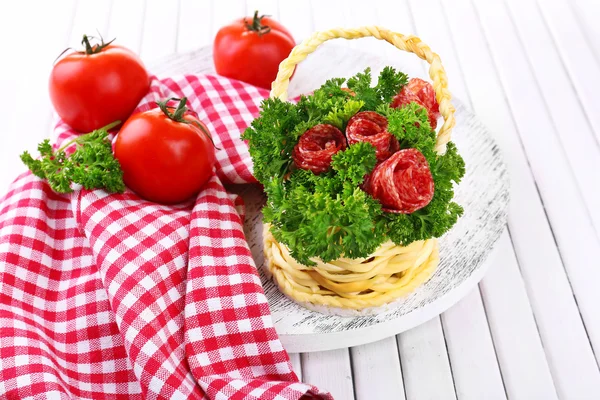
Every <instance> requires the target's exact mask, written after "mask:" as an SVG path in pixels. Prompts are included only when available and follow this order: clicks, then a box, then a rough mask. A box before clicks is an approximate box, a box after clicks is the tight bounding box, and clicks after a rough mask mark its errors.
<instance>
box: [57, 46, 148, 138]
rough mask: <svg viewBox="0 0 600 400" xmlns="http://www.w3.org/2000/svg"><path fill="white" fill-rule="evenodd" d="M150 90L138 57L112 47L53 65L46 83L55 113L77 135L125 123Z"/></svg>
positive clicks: (66, 57) (69, 55)
mask: <svg viewBox="0 0 600 400" xmlns="http://www.w3.org/2000/svg"><path fill="white" fill-rule="evenodd" d="M149 87H150V77H149V75H148V72H147V71H146V69H145V68H144V64H143V63H142V61H141V60H140V59H139V57H138V56H137V55H135V54H134V53H133V52H132V51H130V50H128V49H126V48H124V47H121V46H118V45H113V44H110V45H108V46H106V47H105V48H103V49H102V50H100V52H98V53H95V54H85V53H78V52H73V53H70V54H68V55H67V56H65V57H63V58H61V59H60V60H58V61H57V62H56V64H55V65H54V68H53V69H52V72H51V73H50V80H49V91H50V99H51V101H52V104H53V105H54V108H55V110H56V112H57V113H58V115H59V116H60V117H61V118H62V119H63V121H65V122H66V123H67V124H69V125H70V126H71V128H73V129H75V130H76V131H78V132H91V131H93V130H94V129H98V128H101V127H103V126H105V125H108V124H109V123H111V122H113V121H117V120H120V121H125V120H126V119H127V118H128V117H129V115H130V114H131V113H132V112H133V110H134V109H135V108H136V107H137V105H138V103H139V102H140V100H141V99H142V98H143V97H144V96H145V95H146V93H147V92H148V88H149Z"/></svg>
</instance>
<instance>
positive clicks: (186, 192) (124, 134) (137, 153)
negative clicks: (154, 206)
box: [114, 109, 215, 204]
mask: <svg viewBox="0 0 600 400" xmlns="http://www.w3.org/2000/svg"><path fill="white" fill-rule="evenodd" d="M184 118H185V119H186V120H187V121H194V122H197V123H200V124H201V125H203V126H204V124H202V122H200V121H199V120H198V119H196V118H195V117H193V116H191V115H186V116H185V117H184ZM204 128H205V129H206V127H205V126H204ZM206 131H207V132H208V130H206ZM114 153H115V157H116V158H117V160H119V163H120V164H121V169H122V170H123V180H124V182H125V184H126V185H127V186H128V187H129V188H130V189H131V190H133V191H134V192H136V193H137V194H138V195H140V196H141V197H143V198H145V199H147V200H150V201H154V202H157V203H162V204H175V203H180V202H182V201H185V200H188V199H190V198H192V197H193V196H195V195H196V194H198V193H199V191H200V189H201V188H202V186H203V185H204V184H205V183H206V181H208V179H209V178H210V177H211V176H212V174H213V170H214V165H215V151H214V146H213V144H212V142H211V141H210V139H209V138H208V137H207V135H206V134H205V133H204V132H202V130H200V128H198V127H197V126H195V125H193V124H186V123H182V122H176V121H173V120H171V119H170V118H169V117H168V116H166V115H165V114H164V113H163V112H162V111H161V110H160V109H153V110H149V111H146V112H143V113H139V114H135V115H133V116H132V117H131V118H129V120H128V121H127V122H126V123H125V124H124V125H123V127H122V128H121V130H120V132H119V134H118V135H117V138H116V140H115V145H114Z"/></svg>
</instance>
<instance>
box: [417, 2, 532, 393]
mask: <svg viewBox="0 0 600 400" xmlns="http://www.w3.org/2000/svg"><path fill="white" fill-rule="evenodd" d="M410 10H411V14H412V16H413V18H414V22H415V30H416V33H417V34H418V35H419V36H420V37H421V38H423V40H425V41H426V42H427V43H428V44H429V45H430V46H432V48H434V49H435V50H434V51H436V52H438V54H440V56H441V57H442V60H443V62H444V65H445V66H446V67H447V71H448V74H449V76H450V82H451V87H452V88H453V90H455V89H457V90H458V91H459V92H460V93H461V94H462V95H463V98H466V99H467V101H468V95H467V93H466V87H465V86H464V81H463V80H462V79H461V78H462V71H461V69H460V66H459V64H458V61H457V59H456V55H455V54H454V51H453V45H452V42H451V40H450V38H449V35H448V27H447V23H446V21H445V18H444V15H443V13H442V12H441V10H440V8H439V7H437V8H436V7H435V5H432V4H431V2H420V1H412V2H411V3H410ZM455 77H456V78H458V79H455ZM496 254H497V252H494V253H493V254H492V256H491V257H493V256H495V255H496ZM526 305H527V303H526ZM442 324H443V328H444V335H445V338H446V343H447V346H448V353H449V357H450V361H451V365H452V373H453V376H454V382H455V386H456V393H457V395H458V397H459V398H460V399H482V398H486V399H487V398H490V399H492V398H500V399H501V398H506V393H505V389H504V385H503V382H502V376H501V374H500V369H499V366H498V361H497V358H496V353H495V349H494V345H493V343H492V339H491V336H490V331H489V327H488V323H487V318H486V314H485V310H484V308H483V304H482V301H481V296H480V294H479V291H478V290H477V289H475V290H474V291H473V292H472V293H471V294H470V295H468V296H466V297H465V298H464V299H462V300H461V301H460V302H459V303H458V304H457V305H455V306H454V307H452V308H451V309H450V310H448V311H447V312H445V313H444V314H443V315H442Z"/></svg>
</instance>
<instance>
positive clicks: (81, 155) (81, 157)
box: [21, 121, 125, 193]
mask: <svg viewBox="0 0 600 400" xmlns="http://www.w3.org/2000/svg"><path fill="white" fill-rule="evenodd" d="M119 123H120V122H119V121H117V122H114V123H112V124H110V125H107V126H105V127H104V128H100V129H97V130H95V131H93V132H90V133H87V134H85V135H81V136H78V137H76V138H75V139H73V140H72V141H70V142H68V143H66V144H65V145H64V146H63V147H61V148H59V149H58V150H54V149H53V148H52V145H51V144H50V140H49V139H45V140H44V141H43V142H41V143H40V144H39V145H38V151H39V153H40V156H41V157H40V158H38V159H34V158H33V157H32V156H31V154H29V152H28V151H25V152H23V154H21V161H23V163H24V164H25V165H26V166H27V168H29V169H30V170H31V172H32V173H33V174H34V175H35V176H37V177H39V178H41V179H46V180H47V181H48V184H49V185H50V187H51V188H52V190H54V191H55V192H57V193H70V192H72V191H73V189H72V188H71V183H77V184H80V185H81V186H83V187H84V188H86V189H97V188H102V189H105V190H106V191H108V192H118V193H122V192H123V191H124V190H125V184H124V183H123V171H121V166H120V164H119V162H118V161H117V160H116V159H115V158H114V156H113V153H112V147H111V142H110V139H109V137H108V131H109V130H110V129H111V128H113V127H114V126H116V125H118V124H119ZM72 145H75V146H76V148H75V151H74V152H73V153H71V154H70V155H69V154H67V152H66V150H67V149H68V148H69V147H71V146H72Z"/></svg>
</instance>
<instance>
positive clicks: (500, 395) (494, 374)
mask: <svg viewBox="0 0 600 400" xmlns="http://www.w3.org/2000/svg"><path fill="white" fill-rule="evenodd" d="M494 255H495V254H494ZM442 324H443V327H444V336H445V338H446V346H447V347H448V356H449V357H450V362H451V365H452V375H453V377H454V385H455V387H456V394H457V396H458V398H459V399H464V400H478V399H506V392H505V390H504V384H503V382H502V376H501V375H500V370H499V367H498V361H497V359H496V351H495V349H494V345H493V343H492V338H491V336H490V330H489V327H488V323H487V318H486V315H485V310H484V308H483V303H482V301H481V296H480V295H479V290H478V288H475V289H474V290H473V291H472V292H471V293H470V294H469V295H467V296H466V297H465V298H463V299H462V300H461V301H459V302H458V303H457V304H456V305H455V306H453V307H452V308H450V309H449V310H448V311H446V312H445V313H444V314H442Z"/></svg>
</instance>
